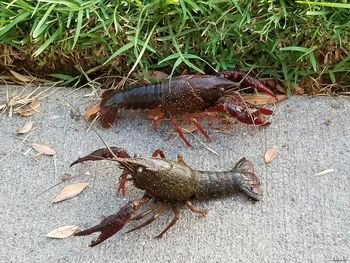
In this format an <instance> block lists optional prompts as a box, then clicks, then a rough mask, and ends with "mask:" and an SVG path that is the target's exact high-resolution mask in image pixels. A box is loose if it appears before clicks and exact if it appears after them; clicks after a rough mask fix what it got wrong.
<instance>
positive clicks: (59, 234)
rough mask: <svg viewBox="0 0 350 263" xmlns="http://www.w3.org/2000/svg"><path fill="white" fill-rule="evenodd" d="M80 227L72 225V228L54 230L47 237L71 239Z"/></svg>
mask: <svg viewBox="0 0 350 263" xmlns="http://www.w3.org/2000/svg"><path fill="white" fill-rule="evenodd" d="M78 227H79V226H75V225H71V226H61V227H59V228H56V229H54V230H52V231H51V232H50V233H48V234H47V235H46V236H47V237H51V238H67V237H70V236H71V235H73V234H74V233H75V231H77V229H78Z"/></svg>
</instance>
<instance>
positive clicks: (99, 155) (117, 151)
mask: <svg viewBox="0 0 350 263" xmlns="http://www.w3.org/2000/svg"><path fill="white" fill-rule="evenodd" d="M111 151H112V152H111ZM114 156H117V157H119V158H129V157H130V155H129V154H128V153H127V151H126V150H124V149H123V148H120V147H110V148H109V149H108V148H101V149H98V150H96V151H93V152H92V153H90V154H88V155H86V156H84V157H81V158H79V159H77V160H76V161H74V162H72V164H71V165H70V166H73V165H75V164H77V163H82V162H86V161H100V160H105V159H112V158H113V157H114Z"/></svg>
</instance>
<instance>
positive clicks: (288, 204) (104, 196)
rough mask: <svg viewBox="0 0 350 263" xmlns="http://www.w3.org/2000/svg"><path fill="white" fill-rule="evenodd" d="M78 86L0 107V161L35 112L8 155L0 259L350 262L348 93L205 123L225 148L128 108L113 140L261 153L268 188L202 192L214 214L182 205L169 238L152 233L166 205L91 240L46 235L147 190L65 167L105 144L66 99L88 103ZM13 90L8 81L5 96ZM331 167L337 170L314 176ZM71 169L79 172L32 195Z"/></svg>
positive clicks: (111, 174)
mask: <svg viewBox="0 0 350 263" xmlns="http://www.w3.org/2000/svg"><path fill="white" fill-rule="evenodd" d="M70 91H71V90H69V89H60V90H58V91H57V92H55V93H54V95H52V96H50V98H47V99H44V100H43V101H42V103H41V108H40V113H38V114H35V115H34V116H32V117H29V118H23V117H18V116H14V117H12V118H9V117H7V116H5V115H3V116H1V117H0V131H1V147H0V160H1V159H2V158H3V157H4V156H5V155H6V154H7V153H9V152H10V151H11V150H13V149H14V147H15V146H16V145H18V144H19V143H20V142H21V139H23V138H24V137H25V136H23V135H22V136H18V135H16V133H15V130H16V128H17V127H20V126H23V124H24V123H26V122H28V121H29V120H32V121H34V123H35V130H33V131H32V132H31V133H30V135H29V137H28V139H27V140H26V141H25V142H24V143H23V145H22V146H21V147H19V148H18V149H17V150H15V151H14V152H13V154H12V155H11V156H10V157H8V158H7V159H5V160H4V161H2V162H1V163H0V170H1V176H0V202H1V210H0V215H1V229H0V236H1V240H2V242H1V243H2V244H1V245H0V261H1V262H112V261H113V262H350V219H349V214H350V213H349V212H350V192H349V189H350V172H349V171H350V99H349V98H327V97H317V98H309V97H293V98H292V99H290V100H287V101H284V102H282V103H280V104H278V105H277V107H276V111H275V115H274V116H273V117H272V123H273V124H272V125H271V126H270V127H268V128H266V129H259V128H256V127H248V126H245V125H241V124H239V125H237V126H235V127H234V128H233V129H232V131H231V134H224V133H220V132H216V131H215V130H213V129H209V128H208V127H207V130H208V131H209V133H210V135H211V137H212V139H213V142H212V143H210V144H208V146H209V147H210V148H211V149H213V150H215V151H216V152H218V153H219V154H220V156H216V155H214V154H213V153H211V152H209V151H208V150H206V149H204V148H203V147H202V146H201V145H200V144H199V143H198V142H196V141H194V140H192V142H193V143H194V145H195V149H194V150H190V149H188V148H186V147H184V145H183V143H182V142H181V141H180V140H178V139H175V141H174V140H168V141H167V140H165V139H166V137H167V133H168V130H169V129H171V128H170V126H169V123H168V122H165V123H161V125H160V130H159V131H158V132H157V131H154V130H152V129H151V123H150V122H149V121H148V120H147V119H146V115H145V113H137V112H124V113H122V114H121V115H120V117H119V120H118V123H117V124H116V125H114V126H113V128H112V129H107V130H106V129H101V128H99V127H97V129H98V131H99V132H100V134H101V135H102V136H103V138H105V140H106V141H107V142H108V143H109V144H110V145H117V146H121V147H125V148H127V149H128V150H129V152H130V153H138V154H143V155H149V154H151V153H152V151H153V150H154V149H156V148H166V151H167V154H168V156H169V157H171V158H175V157H176V154H177V153H182V154H183V155H184V157H185V159H186V160H187V162H188V163H189V164H190V165H191V166H192V167H196V168H202V169H226V168H229V167H232V165H233V164H234V163H235V162H237V161H238V160H239V159H240V158H241V157H242V156H246V157H247V158H249V159H251V160H252V161H253V162H254V164H255V168H256V173H257V175H258V176H259V177H260V178H261V180H262V185H263V190H264V197H263V200H262V201H261V202H258V203H255V204H254V203H253V202H251V201H249V200H247V199H246V198H245V197H244V196H242V195H236V196H232V197H229V198H225V199H218V200H210V201H207V202H195V204H196V205H197V206H198V207H201V208H205V209H208V210H209V215H208V217H206V218H200V217H198V216H195V215H193V214H191V212H190V211H188V210H187V209H182V216H181V218H180V220H179V222H178V223H177V224H176V226H174V227H173V228H172V229H171V230H170V231H169V232H168V233H167V234H166V235H165V237H164V238H163V239H161V240H155V239H153V237H154V236H155V235H157V234H158V233H159V232H160V231H161V230H162V229H163V228H164V227H165V224H166V223H167V222H168V220H169V219H170V218H171V216H172V214H171V213H170V212H169V213H167V214H166V215H164V216H163V217H162V218H161V219H159V220H157V221H156V222H154V223H153V224H152V225H150V226H148V227H146V228H144V229H143V230H142V231H138V232H134V233H131V234H125V233H124V232H125V230H126V229H128V227H125V228H124V229H123V230H122V231H121V232H119V233H118V234H117V235H115V236H113V237H112V238H110V239H109V240H108V241H105V242H104V243H102V244H101V245H99V246H97V247H95V248H92V249H91V248H88V247H87V244H89V243H90V240H92V239H93V238H95V237H96V236H88V237H79V238H78V237H70V238H68V239H63V240H57V239H50V238H47V237H46V234H47V233H48V232H49V231H51V230H52V229H54V228H57V227H59V226H63V225H70V224H79V225H80V227H81V228H86V227H90V226H92V225H94V224H96V223H99V221H100V220H101V219H102V218H103V216H106V215H109V214H111V213H112V212H114V211H116V210H117V209H118V208H119V207H120V206H121V205H123V204H125V203H126V202H127V201H128V200H129V199H135V198H137V197H139V196H140V195H141V194H142V193H141V192H140V191H139V190H137V189H135V188H133V187H132V186H131V185H130V184H129V185H128V194H127V195H126V196H125V197H123V196H118V195H116V191H115V185H114V184H115V181H116V176H118V175H119V174H120V171H119V170H116V169H115V168H114V167H112V164H111V163H107V162H95V163H87V164H84V165H77V166H76V167H73V168H69V164H70V163H71V162H72V161H73V160H75V159H76V158H78V157H79V156H83V155H85V154H87V153H89V152H90V151H92V150H95V149H97V148H99V147H103V145H102V143H101V142H100V140H99V139H98V138H97V136H96V135H95V134H94V133H93V131H91V130H89V131H87V128H88V126H87V124H86V123H84V122H83V120H82V119H79V118H76V116H75V115H76V114H75V113H74V111H73V110H72V108H71V107H70V106H69V105H68V104H67V103H66V102H65V101H63V100H62V98H63V97H65V98H67V99H68V100H69V101H71V102H72V103H73V104H74V105H75V106H76V107H78V108H79V109H80V110H83V109H84V108H85V106H86V105H87V104H88V103H89V99H88V98H86V97H83V95H84V94H87V93H90V92H91V90H80V91H77V92H74V93H72V94H70V95H68V96H67V95H66V94H67V93H68V92H70ZM13 92H16V88H14V87H11V88H10V93H13ZM17 92H18V91H17ZM5 93H6V88H5V87H0V100H1V101H2V100H4V99H5ZM191 139H193V138H191ZM31 143H44V144H49V145H51V146H52V148H54V149H55V150H56V151H57V154H56V155H55V156H54V157H49V156H42V157H41V158H39V159H35V152H34V151H33V150H32V151H30V152H27V150H28V149H30V145H31ZM273 145H276V146H277V147H278V156H277V158H276V159H275V160H274V161H273V162H272V163H271V164H268V165H266V164H265V163H264V160H263V156H264V153H265V151H266V150H267V149H268V148H270V147H271V146H273ZM25 152H27V153H26V154H25V155H23V153H25ZM326 169H334V171H333V172H331V173H328V174H325V175H317V173H319V172H321V171H323V170H326ZM87 172H88V173H89V174H86V173H87ZM65 173H69V174H71V175H72V176H79V177H77V178H73V179H71V180H69V181H67V182H64V183H63V184H61V185H60V186H57V187H55V188H53V189H52V190H50V191H48V192H46V193H44V194H42V195H40V196H39V197H35V196H36V195H37V194H38V193H40V192H42V191H44V190H45V189H47V188H49V187H50V186H52V185H54V184H56V183H58V182H60V181H61V177H62V176H63V175H64V174H65ZM74 182H88V183H89V188H88V189H86V190H85V191H84V192H83V193H82V194H80V195H79V196H78V197H76V198H74V199H71V200H67V201H65V202H62V203H58V204H52V200H53V198H54V197H55V196H56V195H57V194H58V193H59V192H60V190H61V189H62V188H63V186H64V185H67V184H70V183H74ZM133 225H134V224H131V225H129V228H130V227H131V226H133Z"/></svg>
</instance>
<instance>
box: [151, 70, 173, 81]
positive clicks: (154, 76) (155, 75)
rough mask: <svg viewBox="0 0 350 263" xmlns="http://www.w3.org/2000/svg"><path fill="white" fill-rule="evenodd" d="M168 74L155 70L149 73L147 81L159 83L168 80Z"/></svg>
mask: <svg viewBox="0 0 350 263" xmlns="http://www.w3.org/2000/svg"><path fill="white" fill-rule="evenodd" d="M168 76H169V75H168V74H166V73H164V72H163V71H157V70H154V71H152V70H151V71H148V72H147V75H146V77H147V79H149V80H157V81H160V80H165V79H167V78H168Z"/></svg>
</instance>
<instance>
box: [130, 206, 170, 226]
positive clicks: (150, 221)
mask: <svg viewBox="0 0 350 263" xmlns="http://www.w3.org/2000/svg"><path fill="white" fill-rule="evenodd" d="M164 211H165V205H164V204H162V206H161V209H160V210H159V211H158V213H156V214H154V215H153V216H151V217H150V218H149V219H148V220H146V221H145V222H143V223H142V224H141V225H138V226H136V227H134V228H132V229H130V230H128V231H126V232H125V233H130V232H134V231H135V230H138V229H141V228H143V227H145V226H148V225H149V224H151V223H152V222H153V221H154V220H156V219H157V218H158V217H160V216H161V215H162V214H164Z"/></svg>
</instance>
